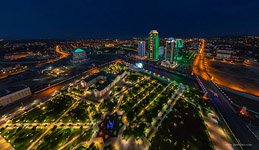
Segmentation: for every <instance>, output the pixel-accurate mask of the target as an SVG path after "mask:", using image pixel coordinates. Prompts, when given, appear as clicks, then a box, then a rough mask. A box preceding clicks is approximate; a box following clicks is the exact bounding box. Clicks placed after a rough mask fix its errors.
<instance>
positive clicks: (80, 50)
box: [75, 48, 85, 53]
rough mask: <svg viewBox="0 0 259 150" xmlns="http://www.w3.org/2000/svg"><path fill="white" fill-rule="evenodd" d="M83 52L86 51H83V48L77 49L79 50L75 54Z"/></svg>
mask: <svg viewBox="0 0 259 150" xmlns="http://www.w3.org/2000/svg"><path fill="white" fill-rule="evenodd" d="M82 52H85V51H84V50H82V49H81V48H77V49H76V50H75V53H82Z"/></svg>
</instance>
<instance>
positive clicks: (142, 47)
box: [138, 41, 146, 57]
mask: <svg viewBox="0 0 259 150" xmlns="http://www.w3.org/2000/svg"><path fill="white" fill-rule="evenodd" d="M145 55H146V42H145V41H138V56H139V57H144V56H145Z"/></svg>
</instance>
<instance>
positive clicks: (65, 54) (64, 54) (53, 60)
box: [37, 46, 69, 67]
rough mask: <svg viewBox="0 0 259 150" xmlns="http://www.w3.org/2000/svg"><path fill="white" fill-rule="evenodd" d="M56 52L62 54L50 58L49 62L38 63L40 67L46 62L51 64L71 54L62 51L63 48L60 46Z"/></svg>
mask: <svg viewBox="0 0 259 150" xmlns="http://www.w3.org/2000/svg"><path fill="white" fill-rule="evenodd" d="M55 52H56V53H58V54H59V55H60V56H59V57H58V58H54V59H50V60H48V61H47V62H44V63H40V64H38V65H37V66H38V67H40V66H43V65H45V64H50V63H53V62H56V61H59V60H61V59H64V58H66V57H68V56H69V53H67V52H65V51H62V49H61V48H60V46H56V48H55Z"/></svg>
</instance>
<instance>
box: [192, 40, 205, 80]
mask: <svg viewBox="0 0 259 150" xmlns="http://www.w3.org/2000/svg"><path fill="white" fill-rule="evenodd" d="M204 50H205V40H204V39H202V41H201V45H200V47H199V53H198V55H197V56H196V58H195V60H194V63H193V73H194V74H195V75H197V76H199V77H202V78H203V79H205V80H209V76H208V75H207V72H206V68H205V65H204Z"/></svg>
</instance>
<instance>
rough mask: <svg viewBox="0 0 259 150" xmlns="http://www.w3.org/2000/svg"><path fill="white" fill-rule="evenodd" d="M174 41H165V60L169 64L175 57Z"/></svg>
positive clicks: (169, 39) (172, 39) (170, 39)
mask: <svg viewBox="0 0 259 150" xmlns="http://www.w3.org/2000/svg"><path fill="white" fill-rule="evenodd" d="M174 47H175V40H174V38H168V40H167V41H166V47H165V55H164V56H165V60H166V61H169V62H170V63H171V64H172V63H173V62H174V57H175V49H174Z"/></svg>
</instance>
